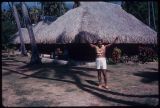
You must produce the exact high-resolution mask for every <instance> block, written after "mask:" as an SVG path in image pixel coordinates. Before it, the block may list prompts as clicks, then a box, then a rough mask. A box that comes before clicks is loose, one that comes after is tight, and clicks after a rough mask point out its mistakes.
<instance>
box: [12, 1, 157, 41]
mask: <svg viewBox="0 0 160 108" xmlns="http://www.w3.org/2000/svg"><path fill="white" fill-rule="evenodd" d="M22 32H23V34H24V38H25V39H24V40H25V43H29V42H30V40H29V36H28V33H27V31H26V29H22ZM34 33H35V39H36V42H37V43H48V44H50V43H73V42H76V43H85V39H87V40H89V41H90V42H92V41H93V40H94V41H96V39H99V38H102V39H103V40H104V41H108V42H112V41H113V40H114V38H115V37H116V36H118V37H119V40H118V41H117V43H147V44H155V43H157V33H156V32H155V31H154V30H152V29H151V28H150V27H148V26H147V25H145V24H144V23H142V22H141V21H139V20H138V19H137V18H136V17H134V16H133V15H131V14H129V13H127V12H126V11H124V10H123V9H122V7H121V6H120V5H117V4H112V3H106V2H82V3H81V6H79V7H78V8H75V9H71V10H69V11H68V12H66V13H65V14H64V15H62V16H61V17H59V18H58V19H57V20H56V21H55V22H53V23H51V24H49V25H48V24H45V23H43V22H40V23H39V24H38V25H37V26H35V27H34ZM14 43H19V37H17V38H16V39H15V40H14Z"/></svg>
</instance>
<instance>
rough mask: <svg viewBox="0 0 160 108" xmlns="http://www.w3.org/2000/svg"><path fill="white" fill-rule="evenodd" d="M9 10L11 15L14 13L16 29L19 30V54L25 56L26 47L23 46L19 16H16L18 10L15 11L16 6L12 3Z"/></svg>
mask: <svg viewBox="0 0 160 108" xmlns="http://www.w3.org/2000/svg"><path fill="white" fill-rule="evenodd" d="M8 4H9V2H8ZM9 6H10V8H11V5H10V4H9ZM11 10H12V12H13V15H14V18H15V21H16V24H17V27H18V31H19V37H20V43H21V46H20V50H21V54H22V55H24V56H26V55H27V51H26V48H25V45H24V39H23V36H22V31H21V24H20V20H19V17H18V12H17V9H16V6H15V5H14V3H12V8H11Z"/></svg>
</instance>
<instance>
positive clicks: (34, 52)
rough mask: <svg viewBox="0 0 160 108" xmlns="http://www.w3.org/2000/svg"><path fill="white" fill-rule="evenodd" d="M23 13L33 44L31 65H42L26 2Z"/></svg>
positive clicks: (23, 4)
mask: <svg viewBox="0 0 160 108" xmlns="http://www.w3.org/2000/svg"><path fill="white" fill-rule="evenodd" d="M22 12H23V16H24V19H25V22H26V25H27V29H28V34H29V37H30V43H31V47H32V55H31V61H30V64H40V63H41V59H40V57H39V52H38V48H37V45H36V40H35V37H34V33H33V29H32V24H31V21H30V18H29V14H28V10H27V7H26V5H25V3H24V2H22Z"/></svg>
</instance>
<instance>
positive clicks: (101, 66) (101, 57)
mask: <svg viewBox="0 0 160 108" xmlns="http://www.w3.org/2000/svg"><path fill="white" fill-rule="evenodd" d="M117 40H118V37H116V39H115V40H114V41H113V43H111V44H107V45H104V44H103V41H102V40H101V39H99V40H97V45H94V44H90V46H91V47H92V48H95V50H96V68H97V71H98V81H99V85H98V87H99V88H102V87H104V88H106V89H107V88H108V85H107V73H106V69H107V63H106V56H105V54H106V48H109V47H110V46H111V45H113V44H114V43H115V42H116V41H117ZM102 73H103V77H104V84H102V77H101V74H102Z"/></svg>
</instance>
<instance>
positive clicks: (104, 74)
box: [103, 69, 108, 88]
mask: <svg viewBox="0 0 160 108" xmlns="http://www.w3.org/2000/svg"><path fill="white" fill-rule="evenodd" d="M103 78H104V87H105V88H108V85H107V71H106V70H105V69H104V70H103Z"/></svg>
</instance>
